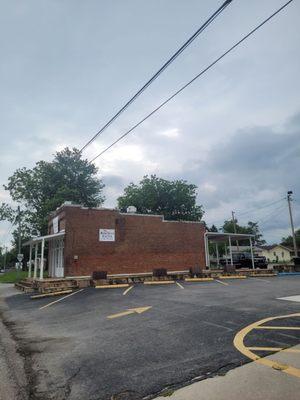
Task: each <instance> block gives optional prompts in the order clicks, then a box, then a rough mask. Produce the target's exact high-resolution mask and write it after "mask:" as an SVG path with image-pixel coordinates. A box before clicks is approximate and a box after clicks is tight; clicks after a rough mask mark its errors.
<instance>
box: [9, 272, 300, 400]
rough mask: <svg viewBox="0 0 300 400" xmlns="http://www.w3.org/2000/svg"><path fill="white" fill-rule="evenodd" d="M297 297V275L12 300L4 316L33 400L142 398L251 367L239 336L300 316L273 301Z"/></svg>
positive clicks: (256, 338) (270, 340) (292, 336)
mask: <svg viewBox="0 0 300 400" xmlns="http://www.w3.org/2000/svg"><path fill="white" fill-rule="evenodd" d="M125 291H126V293H125V295H124V292H125ZM299 294H300V276H298V277H293V278H290V277H280V278H261V279H256V278H248V279H244V280H232V281H224V282H216V281H214V282H202V283H185V282H183V283H182V282H181V283H180V285H177V284H173V285H163V286H143V285H136V286H134V287H133V288H132V289H130V290H129V291H128V290H127V289H126V288H123V289H109V290H101V289H98V290H97V289H94V288H87V289H84V290H83V291H81V292H78V293H76V294H74V295H72V296H70V297H66V298H64V299H63V300H61V301H58V302H56V301H57V300H58V299H57V298H55V299H53V298H52V299H49V298H47V299H39V300H31V299H30V297H29V295H24V294H22V295H16V296H11V297H8V298H7V299H6V303H7V307H8V310H6V311H5V312H4V318H5V321H8V322H9V327H10V330H11V332H12V333H13V335H14V337H15V338H17V341H18V345H19V346H20V348H21V349H23V353H24V354H25V356H26V357H25V358H26V362H27V364H30V365H32V369H31V371H27V372H28V374H29V378H30V380H31V382H32V388H31V391H32V398H34V399H43V400H48V399H55V400H60V399H70V400H79V399H80V400H96V399H97V400H100V399H101V400H102V399H104V400H106V399H111V398H113V399H118V398H120V399H141V398H143V397H148V398H153V397H155V396H156V395H158V394H159V393H161V392H162V391H163V390H169V388H172V390H173V389H174V388H178V387H181V386H184V385H186V384H188V383H190V382H191V381H195V380H201V379H204V378H206V377H211V376H213V375H217V374H225V373H226V372H227V371H228V370H230V369H233V368H235V367H237V366H239V365H241V364H243V363H247V362H249V359H248V358H246V357H245V356H243V355H242V354H241V353H240V352H239V351H238V350H236V349H235V347H234V346H233V339H234V336H235V335H236V333H237V332H238V331H239V330H241V329H242V328H243V327H245V326H246V325H249V324H251V323H253V322H255V321H257V320H260V319H263V318H266V317H271V316H276V315H282V314H291V313H296V312H299V303H298V302H291V301H285V300H278V298H279V297H285V296H292V295H299ZM54 301H55V303H53V304H52V302H54ZM50 303H51V304H50ZM48 304H50V305H49V306H47V307H45V306H46V305H48ZM136 309H138V310H141V309H142V310H143V311H141V312H138V311H136ZM293 324H297V326H299V327H300V318H298V319H297V318H296V320H294V321H293ZM299 332H300V331H299V330H298V331H289V332H288V333H287V332H285V331H284V330H282V331H274V330H268V331H266V332H262V330H256V331H253V332H251V335H249V336H248V337H247V345H248V346H261V345H262V344H263V346H265V347H278V346H280V347H287V346H294V345H296V344H298V343H299ZM267 354H269V353H268V352H267V351H266V352H264V353H263V354H262V355H267ZM122 393H123V395H121V394H122ZM118 394H119V397H118ZM112 396H113V397H112ZM287 399H288V396H287Z"/></svg>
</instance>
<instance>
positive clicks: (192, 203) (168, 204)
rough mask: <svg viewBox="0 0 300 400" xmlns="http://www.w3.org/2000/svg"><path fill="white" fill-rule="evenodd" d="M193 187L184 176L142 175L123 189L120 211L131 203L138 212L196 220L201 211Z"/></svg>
mask: <svg viewBox="0 0 300 400" xmlns="http://www.w3.org/2000/svg"><path fill="white" fill-rule="evenodd" d="M196 189H197V186H195V185H192V184H188V183H187V182H186V181H184V180H174V181H169V180H166V179H162V178H158V177H157V176H156V175H151V176H150V177H149V176H147V175H146V176H144V178H143V179H142V180H141V181H140V183H139V184H138V185H136V184H134V183H130V185H129V186H127V187H126V188H125V189H124V194H123V196H120V197H119V198H118V206H119V209H120V210H121V211H126V209H127V207H128V206H135V207H136V208H137V212H138V213H140V214H161V215H163V216H164V217H165V219H167V220H175V221H179V220H186V221H200V220H201V218H202V215H203V213H204V212H203V209H202V206H200V205H196V197H197V193H196Z"/></svg>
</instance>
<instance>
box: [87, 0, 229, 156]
mask: <svg viewBox="0 0 300 400" xmlns="http://www.w3.org/2000/svg"><path fill="white" fill-rule="evenodd" d="M232 1H233V0H226V1H225V2H224V3H223V4H222V5H221V6H220V7H219V8H218V9H217V11H215V12H214V13H213V14H212V15H211V16H210V17H209V18H208V20H207V21H205V22H204V24H203V25H201V26H200V28H199V29H198V30H197V31H196V32H195V33H194V34H193V35H192V36H191V37H190V38H189V39H188V40H187V41H186V42H185V43H184V44H183V45H182V46H181V47H180V48H179V49H178V50H177V51H176V52H175V53H174V54H173V55H172V56H171V57H170V58H169V59H168V61H166V62H165V63H164V64H163V65H162V67H160V68H159V70H158V71H157V72H156V73H155V74H154V75H153V76H152V77H151V78H150V79H149V80H148V81H147V82H146V83H145V84H144V85H143V86H142V87H141V88H140V89H139V90H138V91H137V92H136V93H135V94H134V95H133V97H131V99H130V100H128V101H127V103H125V104H124V106H123V107H121V108H120V110H119V111H118V112H117V113H116V114H115V115H114V116H113V117H112V118H111V119H110V120H109V121H108V122H107V123H106V124H105V125H103V126H102V128H101V129H100V130H99V131H98V132H97V133H96V134H95V135H94V136H93V137H92V138H91V139H90V140H89V141H88V142H87V143H86V144H85V145H84V146H83V147H82V148H81V149H80V152H82V151H83V150H84V149H86V148H87V147H88V146H89V145H90V144H91V143H92V142H93V141H94V140H95V139H96V138H97V137H98V136H99V135H101V133H102V132H103V131H104V130H105V129H106V128H107V127H108V126H109V125H110V124H111V123H112V122H113V121H114V120H115V119H117V118H118V117H119V115H121V114H122V113H123V111H125V110H126V108H127V107H129V106H130V104H131V103H133V102H134V101H135V100H136V99H137V98H138V97H139V96H140V95H141V94H142V93H143V92H144V91H145V90H146V89H147V87H148V86H150V85H151V83H152V82H154V81H155V79H156V78H158V76H159V75H160V74H161V73H162V72H163V71H164V70H165V69H166V68H167V67H168V66H169V65H170V64H171V63H172V62H173V61H174V60H175V59H176V58H177V57H178V56H179V55H180V54H181V53H182V52H183V51H184V50H185V49H186V48H187V47H188V46H189V45H190V44H191V43H192V42H193V41H194V40H195V39H196V38H197V37H198V36H199V35H200V33H202V32H203V31H204V30H205V29H206V28H207V27H208V26H209V25H210V24H211V23H212V22H213V21H214V20H215V19H216V18H217V16H218V15H219V14H221V12H222V11H224V10H225V8H226V7H227V6H228V5H229V4H230V3H231V2H232Z"/></svg>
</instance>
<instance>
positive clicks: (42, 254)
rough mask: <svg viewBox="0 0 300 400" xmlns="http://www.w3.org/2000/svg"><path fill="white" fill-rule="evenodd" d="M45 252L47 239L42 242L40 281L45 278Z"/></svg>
mask: <svg viewBox="0 0 300 400" xmlns="http://www.w3.org/2000/svg"><path fill="white" fill-rule="evenodd" d="M44 250H45V239H43V240H42V250H41V262H40V279H43V278H44Z"/></svg>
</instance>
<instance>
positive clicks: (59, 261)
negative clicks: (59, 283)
mask: <svg viewBox="0 0 300 400" xmlns="http://www.w3.org/2000/svg"><path fill="white" fill-rule="evenodd" d="M49 274H50V275H51V277H54V278H63V277H64V240H63V239H61V238H59V239H53V240H51V241H50V243H49Z"/></svg>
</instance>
